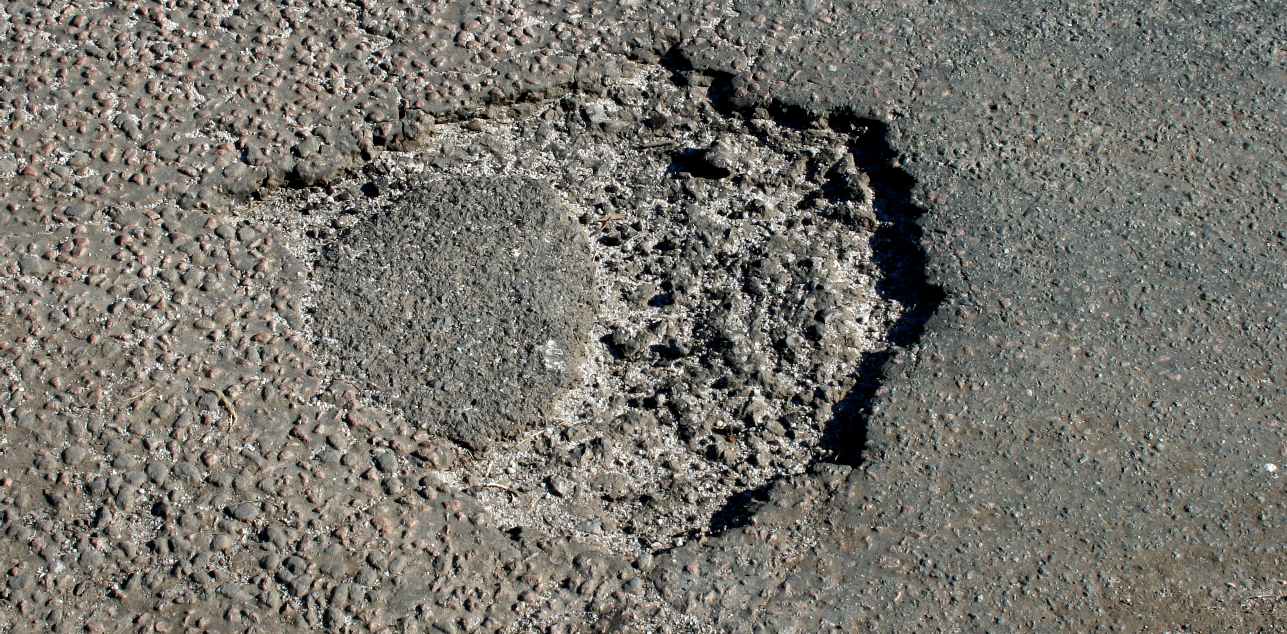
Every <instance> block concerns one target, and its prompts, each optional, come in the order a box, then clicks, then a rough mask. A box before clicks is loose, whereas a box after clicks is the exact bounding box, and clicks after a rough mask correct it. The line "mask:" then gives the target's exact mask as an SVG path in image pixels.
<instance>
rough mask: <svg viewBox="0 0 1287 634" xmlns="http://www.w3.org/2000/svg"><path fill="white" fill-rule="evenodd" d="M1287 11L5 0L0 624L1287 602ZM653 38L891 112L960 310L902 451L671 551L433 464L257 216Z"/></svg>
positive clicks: (208, 623) (1222, 627)
mask: <svg viewBox="0 0 1287 634" xmlns="http://www.w3.org/2000/svg"><path fill="white" fill-rule="evenodd" d="M1283 8H1284V7H1283V6H1282V5H1281V3H1276V2H1262V3H1241V4H1237V5H1205V4H1199V3H1155V4H1150V5H1148V6H1141V5H1140V4H1139V3H1129V2H1100V3H1086V4H1084V5H1081V6H1064V5H1055V4H1031V3H1023V4H1020V3H1013V4H1011V3H990V2H978V3H953V4H948V5H943V4H940V3H934V2H919V1H909V2H901V3H859V2H855V3H841V2H827V1H822V0H820V1H816V2H814V1H808V2H727V3H725V2H720V3H716V2H709V3H700V2H694V3H687V2H666V3H658V4H655V5H654V4H649V3H633V2H622V3H597V2H595V3H581V4H570V3H531V4H530V5H529V4H527V3H522V2H516V3H504V2H495V3H492V2H486V3H484V2H479V3H450V4H447V3H426V2H401V3H399V2H383V1H381V0H365V1H363V2H322V3H305V2H300V3H291V2H273V3H267V2H260V3H252V2H241V3H235V2H233V3H226V4H225V3H202V2H184V1H182V0H172V1H169V2H141V3H129V4H128V5H126V4H121V5H112V4H108V5H101V6H100V5H94V6H88V5H83V4H82V3H71V2H56V1H52V0H43V1H39V2H21V3H19V2H14V3H7V4H6V5H5V6H4V7H3V10H2V11H0V86H3V88H2V89H0V130H2V131H3V135H0V171H2V172H3V173H2V174H0V178H3V179H4V180H0V190H3V191H2V192H0V196H3V200H2V201H0V214H3V216H0V238H2V240H0V257H2V258H3V259H2V260H0V267H3V268H0V284H2V286H0V326H2V327H3V333H4V339H3V340H0V346H3V348H0V355H2V356H0V377H3V382H0V422H2V423H3V437H4V440H5V444H4V452H3V454H0V468H2V469H3V485H4V488H3V489H2V490H0V502H2V504H3V508H2V509H0V513H2V515H0V519H2V520H3V525H2V528H3V536H4V539H3V542H2V544H0V546H2V547H0V555H2V556H3V562H4V569H3V571H0V572H2V574H3V575H4V583H3V585H2V586H0V624H3V625H4V626H5V627H7V628H8V629H9V630H10V631H33V630H34V631H40V630H54V631H82V630H87V631H109V630H122V629H124V630H139V631H144V630H146V631H163V630H165V629H166V628H169V629H170V630H184V631H192V630H200V629H206V630H211V631H242V630H249V631H280V630H283V629H286V630H305V629H323V630H336V631H368V630H374V631H380V630H382V629H385V628H394V629H395V631H417V630H419V631H434V628H435V627H436V628H437V630H439V631H493V630H509V631H533V630H535V631H541V630H547V629H548V630H551V631H558V630H559V629H560V628H561V629H562V630H563V631H595V630H596V629H597V630H601V631H621V630H624V631H765V632H777V631H796V632H820V631H989V632H993V631H1101V630H1102V631H1146V632H1160V631H1196V632H1206V631H1240V632H1247V631H1267V632H1274V631H1284V625H1283V624H1284V623H1287V573H1285V572H1284V571H1285V570H1287V529H1285V528H1284V527H1285V526H1287V521H1285V520H1287V514H1285V513H1284V503H1285V502H1287V496H1285V495H1284V491H1285V490H1287V488H1285V486H1284V479H1283V469H1284V465H1285V463H1287V427H1285V423H1287V416H1285V415H1284V412H1287V391H1285V390H1284V382H1287V369H1285V366H1284V361H1283V359H1285V358H1287V338H1285V337H1287V336H1285V335H1284V332H1283V329H1282V327H1281V322H1282V320H1283V305H1284V300H1287V268H1285V267H1284V266H1283V261H1284V255H1287V253H1284V251H1285V250H1287V213H1284V200H1283V197H1284V193H1283V189H1282V183H1283V182H1284V177H1285V176H1287V167H1285V166H1287V161H1285V160H1284V159H1285V158H1287V157H1285V154H1287V151H1285V150H1287V148H1285V147H1284V145H1285V144H1287V141H1285V140H1284V139H1285V138H1287V136H1285V135H1284V133H1283V132H1284V130H1283V127H1284V126H1283V123H1284V122H1283V112H1284V108H1283V106H1284V97H1285V96H1287V95H1285V93H1287V77H1285V75H1284V68H1283V65H1284V62H1285V61H1287V59H1285V57H1284V50H1283V48H1282V42H1283V41H1284V39H1287V38H1285V36H1287V18H1284V17H1283V16H1284V13H1285V12H1284V11H1283ZM627 59H630V60H633V62H632V63H637V64H643V65H654V64H661V65H664V66H665V67H666V68H668V69H672V70H674V71H675V73H676V74H677V75H687V76H689V80H690V81H694V80H693V79H692V78H700V80H697V81H696V84H697V85H712V86H714V87H716V88H718V89H719V90H718V94H713V95H712V98H718V100H719V102H720V104H721V107H722V108H724V109H726V110H729V111H735V112H737V113H741V114H742V115H744V116H747V117H758V116H761V115H763V116H765V117H769V116H771V117H773V118H774V119H775V120H776V121H778V122H779V123H780V124H781V125H783V126H788V125H789V126H795V127H809V126H819V127H821V126H832V127H835V126H837V125H841V126H843V125H848V124H850V123H852V122H854V121H862V122H864V124H865V125H869V126H875V127H876V128H881V129H883V130H884V131H885V134H886V136H885V139H884V141H885V142H886V143H887V144H888V146H889V147H891V148H892V149H893V150H894V151H896V152H897V153H898V156H897V158H896V159H893V164H891V165H885V169H886V170H887V171H890V172H891V173H893V175H890V176H888V179H887V180H886V181H884V182H885V184H884V185H882V186H883V187H887V188H888V189H886V191H888V192H892V193H890V194H889V195H888V196H886V199H885V200H883V201H882V200H880V197H879V196H878V200H877V202H881V203H883V204H893V203H895V202H896V203H898V204H899V205H901V207H902V208H903V209H904V210H905V209H912V208H915V209H921V210H924V213H922V214H920V215H919V216H918V217H917V218H916V221H917V222H919V226H920V236H919V238H920V244H921V246H922V247H923V249H924V255H923V258H922V257H920V256H917V255H916V254H915V253H906V252H904V253H903V257H904V258H910V261H911V262H912V263H913V264H915V265H916V266H920V265H921V264H924V266H925V276H926V278H925V280H924V284H923V285H921V284H914V285H915V286H916V287H917V288H918V289H919V290H918V292H920V293H921V296H920V298H919V304H917V301H918V300H917V298H915V297H908V298H906V299H908V301H909V302H911V303H910V304H909V306H913V307H919V308H923V309H925V311H924V312H926V313H928V312H929V310H928V307H931V306H932V307H935V308H936V310H934V311H933V313H932V315H930V316H929V320H928V322H927V323H925V324H924V328H923V332H919V330H920V329H919V328H913V330H916V331H917V332H911V333H901V334H900V333H894V334H893V335H892V336H893V337H894V338H896V339H898V341H897V343H898V349H899V351H898V352H896V353H895V354H893V356H892V358H890V359H889V361H888V362H887V363H886V364H885V366H884V367H883V369H882V374H883V380H882V381H881V383H880V385H879V388H878V389H874V390H872V393H871V399H870V402H869V403H867V407H865V408H863V413H862V414H861V415H860V416H858V417H857V418H855V419H854V420H851V421H848V422H849V423H851V424H853V425H856V426H865V432H864V433H863V434H853V433H851V434H850V437H852V438H860V439H864V440H865V444H863V445H862V446H861V450H860V449H859V446H858V445H856V444H855V445H854V446H853V447H852V451H851V455H847V456H834V457H833V458H834V459H833V460H820V461H819V462H817V463H816V464H814V465H813V466H812V467H811V468H810V470H809V471H808V473H805V474H802V475H799V476H795V477H788V478H782V479H779V480H776V481H775V482H774V483H773V485H772V486H770V487H767V488H766V489H765V490H763V491H758V492H756V493H755V495H751V496H748V497H747V498H746V499H742V500H740V501H738V502H737V504H739V505H740V508H737V509H734V510H735V511H736V513H733V515H736V516H737V517H738V518H740V519H739V521H736V522H730V523H728V524H727V525H725V526H722V527H721V529H720V530H718V531H710V532H709V533H710V534H704V533H703V534H699V535H698V536H697V538H696V539H694V540H692V541H687V542H686V543H683V544H682V545H678V546H673V547H666V548H661V549H658V550H656V551H655V552H646V553H642V554H633V555H631V554H627V555H623V554H621V553H615V552H606V551H602V550H600V549H597V548H596V547H594V546H593V545H592V544H582V543H568V542H565V541H562V540H555V539H550V538H548V537H545V536H542V535H540V534H538V533H536V532H535V531H533V532H530V533H529V532H525V531H523V530H521V529H520V530H513V529H508V527H499V526H497V525H496V524H495V522H494V521H492V520H491V519H489V516H488V513H486V512H485V511H484V510H483V509H482V508H481V507H479V506H478V504H477V501H476V500H475V499H474V497H473V496H472V495H470V494H469V492H468V491H467V490H462V489H460V488H459V487H455V486H454V485H452V484H451V483H448V482H442V481H439V480H435V479H434V478H433V477H431V476H432V471H433V470H434V469H438V468H442V469H447V468H450V463H451V462H452V460H453V458H452V456H454V455H455V454H453V453H452V452H453V451H454V450H453V449H452V448H451V447H448V446H444V445H443V444H442V443H440V442H439V439H436V438H433V437H430V436H427V435H425V434H424V433H423V432H419V431H417V430H415V429H409V428H407V427H406V426H405V425H398V424H396V423H395V422H391V421H389V420H387V419H386V418H384V417H383V415H382V414H381V413H380V412H378V411H373V410H371V409H370V408H367V407H366V406H365V404H364V403H365V401H363V398H362V395H361V390H360V389H358V388H356V387H354V386H352V385H347V384H345V383H344V382H343V381H335V380H330V379H329V378H328V377H327V376H326V375H325V373H324V372H321V371H320V370H319V369H318V368H317V367H316V364H315V363H314V361H312V356H311V353H310V352H309V350H310V345H311V343H310V341H309V336H307V334H308V333H307V324H308V322H307V316H306V314H305V313H306V310H305V309H306V308H307V307H306V306H305V305H304V303H303V301H302V299H301V298H302V297H303V296H304V295H306V290H307V288H306V280H305V279H304V276H303V274H302V273H301V272H300V271H299V270H297V265H296V264H295V261H294V260H293V259H292V258H291V257H290V256H289V254H287V253H285V252H284V251H283V248H282V241H281V240H278V239H273V238H272V236H271V231H270V230H271V229H272V227H271V226H264V224H263V223H260V224H258V225H256V224H254V223H249V222H246V221H244V219H243V217H242V216H239V215H238V214H239V213H240V212H239V210H240V209H241V208H242V206H243V205H244V204H245V203H246V201H247V200H248V199H252V198H257V197H260V196H266V195H269V194H270V193H271V192H272V191H273V190H274V189H279V188H308V187H323V188H324V187H326V186H328V184H330V183H332V182H334V181H337V180H338V179H341V178H344V177H346V175H350V174H352V173H353V172H354V171H355V170H360V169H361V168H362V167H363V166H364V165H366V164H368V163H369V162H370V161H372V160H374V159H375V158H376V156H377V155H378V154H380V153H381V152H383V151H386V150H408V149H414V147H415V146H416V145H417V144H418V143H420V142H422V141H424V140H425V138H426V136H425V135H426V134H428V132H427V131H428V130H430V129H431V128H432V127H433V125H435V124H436V123H441V122H444V121H460V120H464V121H468V122H475V121H476V122H477V123H478V125H483V124H484V123H485V122H486V120H488V119H489V118H499V117H502V116H505V113H503V112H502V109H503V107H508V106H509V105H511V104H519V105H521V104H524V103H532V102H539V101H542V100H546V101H548V100H550V99H554V98H560V97H564V96H571V97H572V98H574V99H575V98H577V97H576V96H577V95H596V94H600V93H602V92H603V89H604V86H605V85H607V84H610V83H611V82H612V81H614V80H616V79H619V78H621V77H622V76H623V75H624V74H625V73H624V72H623V71H622V68H623V67H625V66H626V65H628V63H627V62H626V60H627ZM757 113H758V114H757ZM877 122H878V123H879V124H881V125H875V124H876V123H877ZM466 125H472V123H467V124H466ZM857 158H860V159H861V158H863V157H857ZM878 158H881V157H878ZM884 158H888V157H884ZM884 158H881V160H884ZM873 160H875V159H873ZM860 162H861V161H860ZM876 162H877V163H879V162H880V161H876ZM874 164H875V163H873V165H874ZM900 170H901V171H900ZM877 171H879V170H877ZM901 173H906V174H907V175H910V178H911V179H914V181H910V180H900V179H902V178H903V177H902V176H900V175H899V174H901ZM903 194H905V196H904V195H903ZM893 199H897V200H893ZM911 229H912V230H913V233H915V231H914V229H915V228H914V227H912V228H911ZM922 260H923V262H922ZM911 277H916V276H915V275H913V276H911ZM904 281H906V280H904ZM912 281H913V282H919V280H912ZM888 292H893V293H897V292H898V291H895V290H890V291H888ZM940 296H941V297H942V301H941V302H937V303H935V300H937V299H938V298H939V297H940ZM851 465H858V466H857V468H853V467H852V466H851ZM425 474H428V475H425ZM502 529H508V530H502Z"/></svg>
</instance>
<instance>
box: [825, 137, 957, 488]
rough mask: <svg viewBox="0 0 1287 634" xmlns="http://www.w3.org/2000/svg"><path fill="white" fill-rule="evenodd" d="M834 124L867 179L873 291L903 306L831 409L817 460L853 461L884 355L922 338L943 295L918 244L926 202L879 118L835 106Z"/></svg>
mask: <svg viewBox="0 0 1287 634" xmlns="http://www.w3.org/2000/svg"><path fill="white" fill-rule="evenodd" d="M828 124H829V125H830V126H831V127H832V129H834V130H836V131H838V132H843V133H845V134H848V135H850V143H849V150H850V152H851V153H852V154H853V157H854V163H855V164H856V165H857V166H858V169H860V170H861V171H863V172H864V173H866V174H867V175H868V176H869V177H870V178H871V188H872V191H873V193H874V194H875V200H874V201H873V207H874V208H875V211H876V217H877V219H878V220H880V222H881V224H880V225H879V227H878V228H877V230H876V232H875V234H873V235H872V238H871V247H872V254H873V258H874V260H875V262H876V266H877V267H878V268H879V269H880V272H881V276H880V280H879V281H878V282H877V284H876V292H877V293H878V294H879V295H880V297H881V298H884V299H892V300H893V301H895V302H898V304H899V305H901V306H902V307H903V311H904V312H903V315H902V316H901V317H900V318H899V319H898V321H897V322H895V323H894V324H893V325H892V326H891V327H890V329H889V332H888V333H887V335H886V338H887V341H888V343H889V344H890V346H891V348H889V349H886V350H881V351H873V352H868V353H866V354H864V355H863V359H862V362H861V363H860V365H859V369H858V374H857V376H856V378H855V383H854V386H853V388H851V389H850V391H849V393H848V394H846V395H845V397H844V398H843V399H841V401H840V402H839V403H837V404H836V405H835V407H834V408H833V415H832V418H831V420H829V421H828V422H827V425H826V428H825V429H824V431H823V438H822V442H821V445H820V447H819V449H820V451H819V455H818V456H817V459H818V460H820V461H825V462H832V463H836V464H842V465H848V466H851V467H857V466H859V465H861V464H862V462H863V452H864V450H865V448H866V445H867V435H868V434H867V428H868V424H869V419H870V418H871V412H872V405H873V404H874V402H875V399H876V395H877V392H878V390H879V389H880V386H881V384H882V383H883V382H884V380H885V375H886V371H887V368H888V363H889V360H890V359H892V358H893V356H894V355H895V354H896V352H897V350H898V349H899V348H908V347H910V346H913V345H915V344H916V343H917V342H918V341H920V338H921V336H922V335H923V334H924V332H925V325H926V323H927V322H928V321H929V319H930V317H931V316H933V314H934V313H935V311H937V310H938V307H939V305H940V304H941V303H942V302H943V298H944V292H943V289H942V287H940V286H938V285H936V284H933V283H932V282H930V280H929V274H928V272H927V264H928V255H927V254H926V252H925V247H924V246H923V245H922V244H921V238H922V235H923V230H922V229H921V226H920V219H921V217H922V216H923V215H925V213H926V209H924V208H923V207H920V206H919V205H917V204H916V203H915V202H913V198H912V192H913V190H914V188H915V186H916V180H915V179H914V178H913V177H912V176H911V174H908V173H907V171H906V170H904V169H902V168H901V167H899V166H898V165H897V162H896V161H897V158H898V153H897V152H896V151H895V150H894V149H893V148H892V147H890V145H889V129H888V126H886V125H885V124H884V123H881V122H879V121H874V120H871V119H864V118H861V117H858V116H855V115H853V114H851V113H846V112H839V113H832V114H831V115H830V116H829V117H828Z"/></svg>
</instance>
